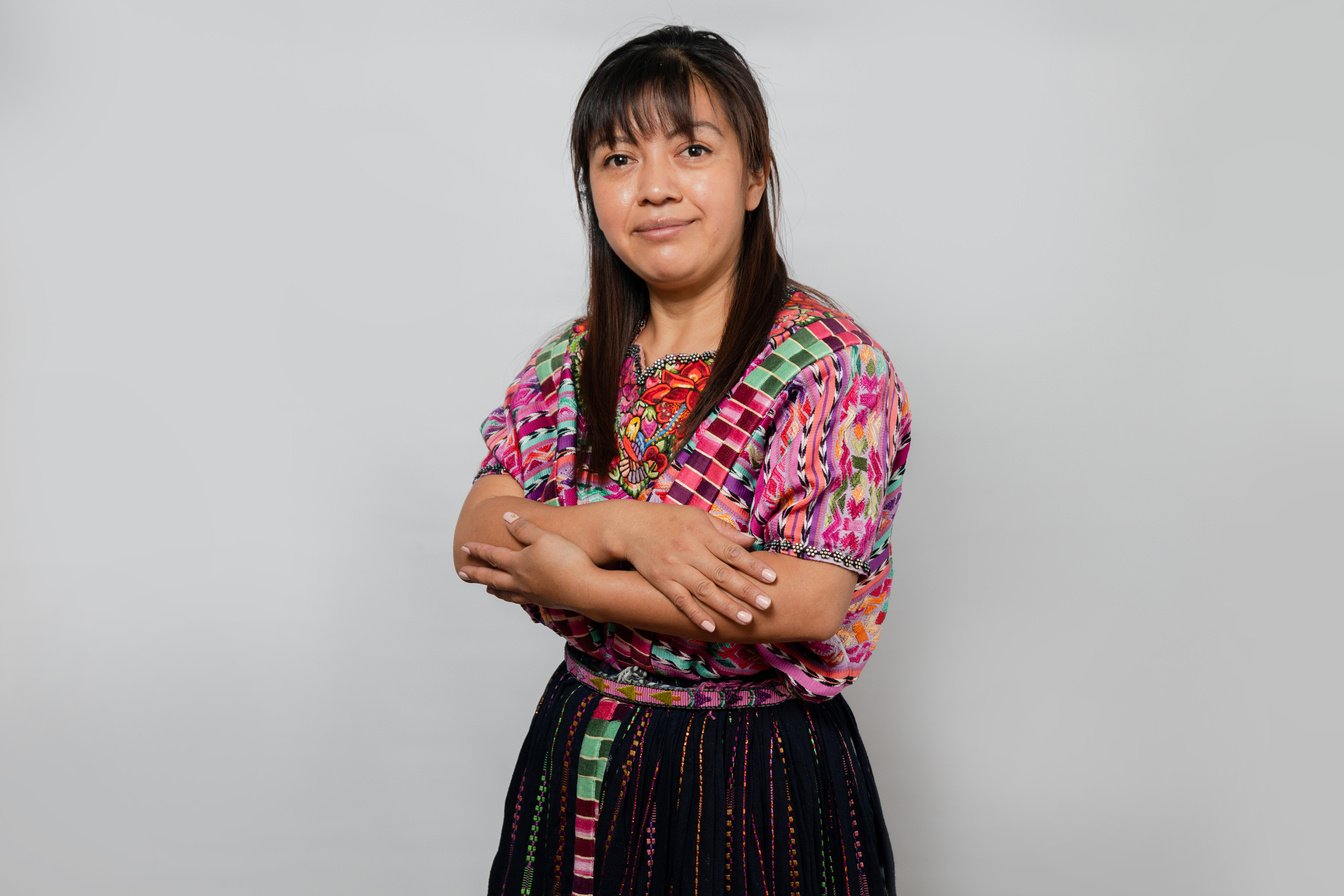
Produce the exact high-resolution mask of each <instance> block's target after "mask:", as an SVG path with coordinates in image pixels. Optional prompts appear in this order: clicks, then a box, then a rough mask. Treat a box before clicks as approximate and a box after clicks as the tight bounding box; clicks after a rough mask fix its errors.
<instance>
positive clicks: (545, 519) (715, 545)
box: [453, 474, 776, 625]
mask: <svg viewBox="0 0 1344 896" xmlns="http://www.w3.org/2000/svg"><path fill="white" fill-rule="evenodd" d="M510 510H511V511H513V512H514V513H517V514H519V515H520V516H522V515H526V517H527V519H529V520H530V521H532V522H534V523H536V524H537V525H538V526H540V527H541V528H542V529H545V530H546V531H548V532H553V533H555V534H557V535H562V536H563V537H565V538H567V539H569V540H570V541H572V542H574V543H575V544H576V545H578V546H579V548H580V549H582V550H583V552H584V553H586V554H587V555H588V556H589V558H590V559H591V560H592V561H593V563H594V564H595V565H597V566H603V567H608V566H614V565H616V564H618V563H619V562H621V561H629V562H630V563H631V564H632V565H633V566H634V567H635V569H636V571H638V572H640V573H641V574H642V575H644V577H645V579H647V580H648V581H649V582H650V584H652V585H654V586H655V587H656V588H658V590H660V591H662V592H663V593H664V595H665V596H666V597H667V598H668V599H669V600H670V601H671V602H672V603H674V604H675V605H676V606H677V607H678V608H679V609H681V611H682V613H683V614H684V615H686V616H687V617H688V618H689V619H691V621H692V622H694V623H696V624H697V625H700V624H702V623H703V621H704V620H705V619H706V618H708V617H707V615H706V612H705V611H706V609H710V610H714V611H716V612H718V613H719V614H720V615H722V616H723V618H725V619H735V620H739V621H744V622H749V620H750V618H751V614H752V611H754V610H759V609H764V608H765V607H766V606H768V605H769V598H768V597H767V596H766V595H765V594H764V592H763V591H762V589H761V588H760V586H759V584H757V583H758V582H773V581H774V580H775V578H776V576H775V574H774V572H773V570H771V569H770V567H769V566H767V565H766V563H765V562H763V561H762V559H761V555H760V553H759V552H752V551H751V550H749V549H748V548H749V546H750V544H751V543H752V542H754V539H753V538H752V537H751V536H750V535H748V534H747V533H745V532H739V531H737V530H735V529H733V528H732V526H731V525H730V524H728V523H724V522H721V521H718V520H716V519H714V518H713V517H712V516H710V515H709V514H708V513H705V512H704V511H701V510H696V509H695V508H691V507H683V506H680V505H675V504H650V503H648V502H645V501H621V500H613V501H593V502H590V503H585V504H579V505H577V506H573V507H556V506H554V505H551V504H543V503H541V502H538V501H532V500H529V499H527V498H525V497H524V496H523V490H522V487H521V486H520V485H519V484H518V482H517V480H515V479H514V478H513V477H512V476H509V475H507V474H503V475H486V476H481V477H480V478H479V479H477V480H476V482H475V483H474V484H473V485H472V487H471V490H470V491H469V492H468V493H467V497H466V500H464V501H463V503H462V510H461V512H460V513H459V514H458V518H457V529H456V531H455V532H454V534H453V565H454V566H455V567H456V569H457V570H458V571H459V572H460V571H461V569H462V567H463V566H464V565H466V564H469V563H470V562H471V558H470V557H468V556H467V554H466V553H465V552H464V551H463V550H462V545H463V543H465V542H483V543H486V544H493V545H498V546H500V547H506V548H509V549H512V550H519V549H522V548H523V547H524V545H523V544H522V543H521V542H519V541H518V540H517V539H516V538H514V537H513V535H512V533H511V532H510V531H509V528H508V526H507V525H506V524H505V522H504V514H505V512H507V511H510ZM753 579H754V580H755V581H753ZM744 611H745V613H746V615H747V619H746V620H743V618H742V615H741V614H743V612H744Z"/></svg>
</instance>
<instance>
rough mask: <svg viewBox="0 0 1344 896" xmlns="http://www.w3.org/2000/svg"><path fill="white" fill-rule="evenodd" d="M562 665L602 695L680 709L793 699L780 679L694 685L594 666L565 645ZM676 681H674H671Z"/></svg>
mask: <svg viewBox="0 0 1344 896" xmlns="http://www.w3.org/2000/svg"><path fill="white" fill-rule="evenodd" d="M565 668H566V669H567V670H568V671H569V674H570V675H572V676H574V677H575V678H577V679H578V680H579V681H580V682H581V683H583V684H585V685H587V686H588V687H590V688H592V689H593V690H595V691H597V692H598V693H601V694H606V695H608V696H610V697H614V698H616V699H618V700H626V701H628V702H630V703H650V704H653V705H654V706H674V707H680V708H683V709H718V708H720V707H723V708H727V709H734V708H737V707H744V706H770V705H772V704H775V703H783V702H784V701H785V700H792V699H794V695H793V692H791V691H790V690H789V689H788V686H787V685H786V684H785V683H784V682H783V681H781V680H779V679H774V680H770V681H761V680H760V679H756V680H747V679H732V678H727V679H714V680H705V681H701V682H698V683H695V684H691V683H689V682H687V683H681V682H679V681H677V680H676V679H670V678H667V677H665V676H661V675H656V674H654V673H651V672H646V671H644V670H643V669H640V668H637V667H634V666H631V667H629V668H625V669H622V670H620V671H619V672H604V671H599V670H598V669H594V668H593V667H592V666H591V665H589V664H588V662H585V658H583V655H582V654H580V653H579V652H578V651H577V650H575V649H574V648H573V647H572V646H571V645H569V644H566V645H565ZM674 682H676V683H674Z"/></svg>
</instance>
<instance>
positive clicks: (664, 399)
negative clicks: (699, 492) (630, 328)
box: [611, 345, 714, 498]
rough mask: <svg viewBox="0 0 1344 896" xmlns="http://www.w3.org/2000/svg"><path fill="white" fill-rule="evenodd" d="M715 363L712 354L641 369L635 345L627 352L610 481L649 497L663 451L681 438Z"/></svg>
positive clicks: (687, 356) (663, 466)
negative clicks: (614, 458)
mask: <svg viewBox="0 0 1344 896" xmlns="http://www.w3.org/2000/svg"><path fill="white" fill-rule="evenodd" d="M713 360H714V353H713V352H700V353H698V354H693V355H691V354H677V355H668V356H666V357H664V358H659V359H658V360H657V361H656V362H654V363H653V364H651V365H649V367H647V368H644V367H641V366H640V363H639V346H638V345H631V346H630V347H629V348H628V349H627V350H626V360H625V364H624V367H623V368H622V370H621V379H622V382H621V392H620V403H619V406H618V407H617V411H616V431H617V433H618V434H619V439H618V441H619V445H618V446H617V447H618V449H619V452H620V453H619V455H618V457H617V459H616V463H615V465H614V467H613V469H612V471H611V477H612V480H613V481H615V482H616V483H618V484H619V485H620V487H621V490H622V491H624V492H625V493H626V494H627V495H629V496H630V497H632V498H647V497H648V494H649V486H650V485H651V484H653V483H654V482H656V481H657V480H658V477H659V476H661V475H662V474H663V470H665V469H667V465H668V463H669V460H668V457H667V452H669V451H671V450H672V447H673V446H674V445H676V443H677V441H678V440H679V439H680V438H681V437H682V435H683V434H684V431H685V427H684V426H683V425H682V424H683V423H684V422H685V421H686V420H687V419H688V418H689V417H690V415H691V412H692V411H694V410H695V405H696V402H698V401H699V400H700V393H701V390H703V389H704V386H705V383H706V382H707V381H708V379H709V374H710V364H711V363H712V362H713Z"/></svg>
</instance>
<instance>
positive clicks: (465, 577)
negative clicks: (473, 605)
mask: <svg viewBox="0 0 1344 896" xmlns="http://www.w3.org/2000/svg"><path fill="white" fill-rule="evenodd" d="M457 577H458V578H459V579H461V580H462V581H464V582H470V581H471V576H469V575H467V574H466V573H464V572H463V571H462V570H460V569H459V570H458V571H457Z"/></svg>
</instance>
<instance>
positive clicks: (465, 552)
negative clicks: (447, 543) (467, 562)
mask: <svg viewBox="0 0 1344 896" xmlns="http://www.w3.org/2000/svg"><path fill="white" fill-rule="evenodd" d="M462 553H464V554H466V555H467V556H468V557H470V556H471V548H469V547H467V546H466V545H462Z"/></svg>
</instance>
